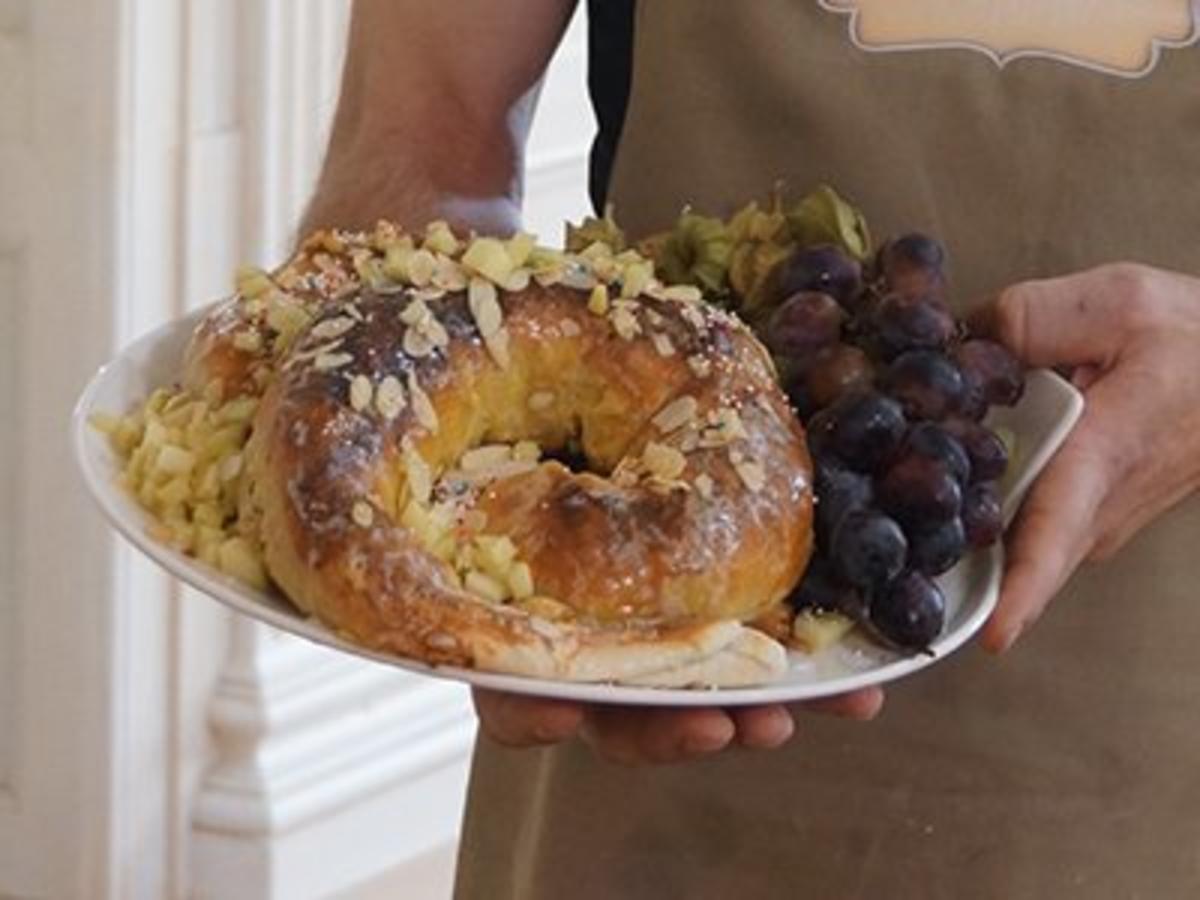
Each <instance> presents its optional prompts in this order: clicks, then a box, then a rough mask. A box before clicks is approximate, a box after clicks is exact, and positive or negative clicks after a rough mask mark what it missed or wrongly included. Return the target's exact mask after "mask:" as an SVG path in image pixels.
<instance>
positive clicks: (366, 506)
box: [350, 500, 375, 528]
mask: <svg viewBox="0 0 1200 900" xmlns="http://www.w3.org/2000/svg"><path fill="white" fill-rule="evenodd" d="M350 518H352V519H353V520H354V524H355V525H358V526H359V527H360V528H370V527H371V523H372V522H374V521H375V508H374V507H373V506H371V504H370V503H368V502H367V501H366V500H356V501H355V502H354V506H353V508H352V509H351V510H350Z"/></svg>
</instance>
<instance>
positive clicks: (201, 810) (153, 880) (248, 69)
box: [0, 0, 591, 900]
mask: <svg viewBox="0 0 1200 900" xmlns="http://www.w3.org/2000/svg"><path fill="white" fill-rule="evenodd" d="M348 5H349V0H0V304H2V305H0V423H3V425H4V438H3V441H2V442H0V896H8V895H15V896H22V897H47V898H55V900H58V898H71V897H86V898H89V900H91V898H97V900H103V898H121V900H125V898H135V900H136V898H164V897H166V898H174V897H180V898H182V897H190V896H196V897H220V898H222V900H237V898H242V897H246V898H251V897H253V898H259V897H265V898H274V897H280V898H283V897H286V898H288V900H292V898H300V900H302V898H305V897H319V896H341V897H355V898H366V897H368V896H374V895H376V894H375V893H373V892H377V891H380V890H387V889H388V888H387V886H388V885H393V884H402V885H404V891H403V893H402V894H400V896H404V897H406V898H412V900H426V898H428V900H440V898H444V897H445V896H446V894H447V891H448V885H449V878H450V872H449V870H448V868H447V861H448V860H449V859H450V858H451V852H452V848H453V842H454V838H455V834H456V827H457V821H458V815H459V812H460V808H461V800H462V790H463V784H464V777H465V771H466V765H467V759H468V752H469V746H470V741H471V737H472V732H473V722H472V720H471V717H470V713H469V710H468V707H467V702H466V697H465V694H464V692H463V691H462V690H461V689H460V688H458V687H457V686H452V685H448V684H445V683H441V682H435V681H431V680H425V679H418V678H414V677H412V676H407V675H403V674H401V673H399V672H397V671H394V670H391V669H388V668H386V667H382V666H377V665H370V664H364V663H359V662H357V661H354V660H351V659H348V658H345V657H341V656H337V655H335V654H332V653H330V652H329V651H325V650H319V649H316V648H314V647H312V646H310V645H307V644H304V643H302V642H299V641H297V640H295V639H291V638H287V637H284V636H281V635H278V634H275V633H273V632H271V631H270V630H268V629H265V628H262V627H259V626H256V625H252V624H249V623H247V622H245V621H244V620H240V619H235V618H234V617H232V616H231V615H230V614H228V613H226V612H225V611H224V610H223V609H222V608H220V607H219V606H217V605H216V604H215V603H213V602H212V601H209V600H208V599H207V598H204V597H200V596H198V595H195V594H194V593H192V592H190V591H187V590H184V589H182V588H180V587H179V586H178V585H177V584H175V583H173V582H172V581H170V580H169V579H167V578H165V577H163V576H162V575H161V574H160V573H159V572H158V571H157V570H155V569H154V568H153V567H152V566H150V565H149V564H147V563H146V562H144V561H143V560H142V559H140V558H139V557H138V556H136V555H135V554H133V553H132V552H131V551H129V550H127V549H125V548H124V547H123V546H121V545H119V544H118V543H117V542H115V541H114V540H113V539H112V538H111V536H110V535H109V534H108V532H107V531H106V530H105V529H104V528H103V527H102V526H101V524H100V522H99V520H98V518H97V517H96V516H95V515H93V514H92V513H91V511H90V508H89V506H88V504H87V501H86V500H85V499H84V498H83V497H82V495H81V493H80V490H79V487H78V482H77V480H76V479H75V477H74V474H73V471H72V467H71V462H70V459H69V455H68V452H67V446H66V441H65V422H66V418H67V413H68V411H69V408H70V405H71V402H72V399H73V397H74V395H75V393H76V392H77V391H78V389H79V388H80V387H81V385H82V383H83V381H84V379H85V378H86V375H87V374H88V371H89V370H90V369H91V368H93V367H94V366H95V365H97V364H99V363H100V362H101V361H102V360H103V359H104V358H106V357H107V356H108V355H110V354H111V353H113V352H114V351H115V350H116V349H117V348H119V347H120V346H121V345H123V344H124V343H126V342H127V341H129V340H130V339H131V338H132V337H134V336H136V335H137V334H140V333H142V332H144V331H145V330H147V329H149V328H151V327H153V326H155V325H156V324H158V323H160V322H161V321H164V320H166V319H168V318H170V317H173V316H176V315H178V314H179V313H181V312H182V311H183V310H185V309H187V308H189V307H194V306H195V305H197V304H200V303H203V302H205V301H207V300H209V299H211V298H212V297H214V296H218V295H220V294H222V293H224V292H225V291H226V290H227V289H228V286H229V283H230V275H231V272H232V270H233V268H234V267H235V266H236V265H237V264H238V263H240V262H243V261H258V262H262V263H270V262H272V261H273V260H276V259H278V258H279V256H280V255H281V254H282V253H283V252H284V249H285V248H286V247H287V246H288V243H289V241H290V239H291V236H292V231H293V227H294V223H295V221H296V219H297V218H298V215H299V212H300V210H301V209H302V207H303V205H304V203H305V201H306V199H307V196H308V194H309V191H310V190H311V185H312V183H313V178H314V175H315V172H316V169H317V166H318V164H319V161H320V157H321V153H322V148H323V144H324V138H325V131H326V129H327V123H328V118H329V114H330V112H331V110H332V108H333V101H334V99H335V96H336V89H337V81H338V73H339V67H340V57H341V52H342V43H343V37H344V27H345V20H346V13H347V10H348ZM583 66H584V47H583V34H582V30H581V29H580V27H579V23H576V24H575V25H574V26H573V28H572V30H571V33H570V36H569V38H568V40H567V41H566V43H565V44H564V48H563V52H562V53H561V54H560V56H559V57H558V59H557V60H556V62H555V64H554V67H553V70H552V72H551V74H550V76H549V79H548V82H547V84H546V86H545V89H544V91H543V95H542V104H541V111H540V113H539V116H538V119H537V123H536V126H535V134H534V137H533V140H532V142H531V146H530V148H529V154H528V161H529V178H528V186H527V197H528V203H527V210H526V213H527V222H528V225H529V227H530V228H532V229H533V230H535V231H537V232H539V233H540V234H541V235H542V236H543V238H546V239H549V240H555V239H557V238H558V236H559V234H560V230H561V219H562V218H563V217H564V216H572V217H575V216H578V215H580V214H582V213H583V212H584V210H585V207H586V201H585V190H584V188H585V184H586V177H585V173H586V165H585V154H586V150H587V146H588V143H589V141H590V137H591V118H590V113H589V112H588V107H587V103H586V99H585V96H584V75H583ZM10 436H11V437H10ZM331 859H333V860H336V863H333V864H331V863H330V860H331ZM397 879H399V880H398V881H397ZM418 885H421V886H420V887H418ZM393 894H394V892H393Z"/></svg>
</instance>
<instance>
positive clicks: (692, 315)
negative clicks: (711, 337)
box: [679, 306, 708, 334]
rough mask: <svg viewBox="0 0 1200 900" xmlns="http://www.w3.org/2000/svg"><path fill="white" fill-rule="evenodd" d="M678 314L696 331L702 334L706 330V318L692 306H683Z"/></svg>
mask: <svg viewBox="0 0 1200 900" xmlns="http://www.w3.org/2000/svg"><path fill="white" fill-rule="evenodd" d="M679 315H680V316H682V317H683V320H684V321H685V322H687V323H688V324H689V325H691V326H692V328H694V329H695V330H696V331H698V332H700V333H701V334H703V333H704V332H706V331H707V330H708V320H707V319H705V318H704V313H702V312H701V311H700V310H699V309H697V308H696V307H694V306H685V307H683V308H682V309H680V310H679Z"/></svg>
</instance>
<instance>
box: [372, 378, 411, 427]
mask: <svg viewBox="0 0 1200 900" xmlns="http://www.w3.org/2000/svg"><path fill="white" fill-rule="evenodd" d="M407 402H408V401H407V400H406V398H405V396H404V385H402V384H401V383H400V379H398V378H397V377H396V376H395V375H388V376H387V377H386V378H384V379H383V381H381V382H379V387H378V388H376V389H375V408H376V409H377V410H378V411H379V414H380V415H381V416H383V418H384V419H385V420H386V421H389V422H390V421H391V420H392V419H394V418H396V416H398V415H400V411H401V410H402V409H404V407H405V406H406V405H407Z"/></svg>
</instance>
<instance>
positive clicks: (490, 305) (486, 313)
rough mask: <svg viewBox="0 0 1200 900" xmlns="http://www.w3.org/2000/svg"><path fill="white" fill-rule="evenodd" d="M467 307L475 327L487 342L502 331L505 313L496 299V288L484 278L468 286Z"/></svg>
mask: <svg viewBox="0 0 1200 900" xmlns="http://www.w3.org/2000/svg"><path fill="white" fill-rule="evenodd" d="M467 305H468V306H469V307H470V309H471V317H472V318H473V319H474V320H475V327H476V328H478V329H479V334H480V336H481V337H483V339H484V340H485V341H486V340H487V339H488V338H489V337H491V336H492V335H494V334H496V332H498V331H499V330H500V326H501V324H502V323H503V321H504V312H503V310H502V309H501V308H500V301H499V300H498V299H497V297H496V286H495V285H494V284H492V283H491V282H490V281H487V280H485V279H483V278H472V279H471V281H470V282H469V283H468V285H467Z"/></svg>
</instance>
